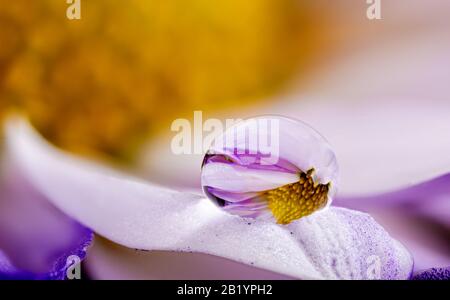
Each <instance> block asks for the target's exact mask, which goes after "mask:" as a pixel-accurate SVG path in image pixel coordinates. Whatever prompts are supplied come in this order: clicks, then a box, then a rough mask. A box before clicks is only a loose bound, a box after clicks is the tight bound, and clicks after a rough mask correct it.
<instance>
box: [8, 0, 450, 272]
mask: <svg viewBox="0 0 450 300" xmlns="http://www.w3.org/2000/svg"><path fill="white" fill-rule="evenodd" d="M80 3H81V19H80V20H69V19H68V18H67V16H66V10H67V8H68V6H69V5H68V4H67V3H66V1H65V0H14V1H12V0H0V120H1V119H4V118H5V117H6V116H7V115H9V114H14V113H17V112H20V113H23V114H25V115H26V116H27V117H28V118H29V119H30V121H31V123H32V124H33V125H34V126H35V127H36V128H37V129H38V130H39V131H40V132H41V133H42V134H43V135H44V136H45V137H46V138H47V139H48V140H50V141H51V142H52V143H54V144H56V145H57V146H59V147H62V148H63V149H66V150H68V151H71V152H73V153H77V154H80V155H83V156H85V157H90V158H92V159H96V160H100V161H102V162H104V163H108V164H111V165H115V166H120V167H124V168H127V169H128V170H131V171H132V172H135V174H138V175H140V176H143V177H145V178H147V179H151V180H152V181H155V182H158V183H161V184H164V185H169V186H171V187H179V188H185V189H193V190H195V189H198V188H199V186H200V185H199V175H200V162H201V159H202V155H181V156H179V155H175V154H174V153H173V152H172V151H171V149H170V141H171V138H172V137H173V135H174V133H173V132H172V131H171V130H170V125H171V122H172V121H173V120H174V119H177V118H187V119H192V117H193V111H195V110H197V111H198V110H200V111H202V112H203V117H204V118H205V119H206V118H220V119H225V118H234V119H235V118H245V117H248V116H254V115H258V114H267V113H272V114H275V113H276V114H282V115H287V116H291V117H295V118H299V119H302V120H304V121H306V122H308V123H310V124H311V125H313V127H315V128H316V129H318V130H319V131H320V132H321V133H323V134H324V136H325V137H326V138H327V139H328V140H329V141H330V143H331V144H332V146H333V147H334V149H335V150H336V153H337V157H338V160H339V162H340V165H341V185H340V187H339V193H340V195H360V194H370V193H377V192H384V191H389V190H393V189H396V188H398V187H400V186H404V185H408V184H413V183H416V182H419V181H420V180H424V179H430V178H432V177H433V175H439V174H442V173H443V172H447V171H448V170H449V169H450V166H449V165H448V160H445V159H444V158H445V156H446V153H447V156H448V153H449V151H450V149H449V148H448V147H449V146H448V144H449V143H448V139H449V135H448V132H450V126H449V122H448V121H447V120H448V117H449V116H450V85H449V83H450V30H449V28H450V1H447V0H428V1H425V0H381V1H380V3H381V17H382V18H381V20H370V19H369V18H368V17H367V9H368V8H369V6H370V4H368V3H367V1H366V0H342V1H332V0H304V1H302V0H276V1H274V0H246V1H242V0H216V1H209V0H191V1H185V0H172V1H169V0H81V1H80ZM427 172H429V175H427V176H424V174H425V173H427ZM427 174H428V173H427ZM371 213H373V215H374V216H375V217H376V218H377V220H378V221H380V223H381V224H382V225H383V226H385V227H386V228H387V230H388V231H389V232H390V233H391V234H392V235H393V236H394V237H396V238H398V239H399V240H400V241H402V242H404V243H405V244H406V245H407V246H408V248H410V249H414V253H415V254H416V253H418V255H421V256H422V257H425V259H422V260H421V263H422V265H421V266H420V267H423V268H425V267H431V266H436V265H440V264H442V263H443V262H445V261H447V259H448V257H450V252H449V249H448V235H449V234H448V232H449V230H448V227H445V226H444V227H442V222H441V221H439V222H437V221H436V220H432V221H431V222H428V221H429V220H427V221H426V222H424V221H423V219H420V222H419V221H417V220H418V219H417V218H416V216H410V215H408V214H406V213H403V212H400V213H398V212H395V211H393V210H381V211H379V212H378V211H377V210H373V211H371ZM435 221H436V222H435ZM424 224H428V225H424ZM430 224H433V225H430ZM436 224H437V225H436ZM433 226H434V227H433ZM436 226H438V227H439V230H435V228H436ZM411 228H414V229H411ZM416 230H417V231H416ZM438 231H439V232H438ZM415 233H417V234H418V235H415ZM115 247H118V246H111V245H110V244H109V242H105V241H103V242H102V240H100V239H99V241H98V242H97V245H96V246H95V247H94V248H93V249H92V251H91V252H92V253H91V257H93V258H90V262H91V264H92V265H93V266H91V272H92V274H91V275H94V277H99V278H102V277H104V276H103V275H104V274H107V275H108V276H109V277H114V276H116V277H117V278H127V277H128V278H136V277H139V278H141V277H142V278H147V277H149V276H150V277H151V276H152V275H151V274H150V275H149V274H148V273H146V272H147V271H148V269H151V268H154V273H155V274H158V275H157V276H159V278H161V276H162V277H164V276H165V275H164V274H163V273H164V270H163V269H164V268H165V266H158V264H157V263H156V264H155V262H154V261H153V263H150V262H149V261H148V260H147V262H146V264H149V265H144V263H143V261H145V259H143V260H142V261H140V260H139V259H137V258H135V257H132V256H131V255H128V254H129V253H128V252H132V250H126V249H123V248H120V249H119V248H115ZM103 248H104V249H103ZM99 249H100V250H99ZM105 249H106V250H105ZM111 249H113V250H111ZM436 249H439V250H436ZM102 251H103V252H106V253H107V254H108V255H106V256H105V255H99V253H101V252H102ZM108 251H109V252H108ZM127 251H128V252H127ZM124 253H125V254H124ZM103 254H104V253H103ZM119 254H120V255H128V256H129V261H127V263H124V261H125V260H123V261H121V262H120V263H119V264H123V265H121V266H119V267H117V270H120V272H118V271H117V270H114V268H115V266H116V265H115V264H114V263H115V257H117V255H119ZM161 255H167V254H161ZM99 257H102V259H104V260H105V261H106V262H105V263H104V264H103V263H101V264H102V265H103V267H98V268H96V267H95V262H96V261H101V259H100V258H99ZM96 259H97V260H96ZM202 259H203V258H202ZM129 265H136V268H135V269H136V270H137V271H136V272H138V273H132V271H130V272H131V273H130V274H127V271H128V269H130V268H128V266H129ZM139 266H141V269H145V272H144V271H142V270H141V269H139ZM102 268H103V269H102ZM105 268H106V269H105ZM108 268H109V269H108ZM158 268H159V269H158ZM141 271H142V272H143V273H139V272H141ZM133 272H134V271H133ZM161 272H163V273H161ZM225 273H226V272H225ZM111 274H115V275H111ZM161 274H163V275H161ZM234 274H236V273H234ZM108 276H107V277H108ZM224 276H225V275H224ZM167 277H169V278H170V275H167ZM188 277H189V276H188Z"/></svg>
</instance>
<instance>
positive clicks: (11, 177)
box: [0, 163, 93, 279]
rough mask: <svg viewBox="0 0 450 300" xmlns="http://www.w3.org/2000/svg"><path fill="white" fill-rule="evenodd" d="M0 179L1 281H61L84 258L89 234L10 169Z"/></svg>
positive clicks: (5, 166)
mask: <svg viewBox="0 0 450 300" xmlns="http://www.w3.org/2000/svg"><path fill="white" fill-rule="evenodd" d="M2 167H3V169H4V170H3V171H4V172H3V176H2V177H1V178H0V278H3V279H64V278H65V276H66V270H67V268H68V267H69V266H70V263H72V262H71V261H69V264H68V262H67V258H68V257H70V256H72V255H76V256H77V257H78V258H79V260H80V261H81V260H83V259H84V257H85V256H86V250H87V248H88V246H89V244H90V243H91V242H92V238H93V233H92V231H91V230H89V229H87V228H86V227H84V226H82V225H80V224H79V223H77V222H75V221H74V220H72V219H70V218H68V217H67V216H66V215H64V214H63V213H61V212H60V211H59V210H58V209H56V208H55V207H54V206H53V205H52V204H50V202H48V199H46V197H45V196H43V195H42V194H40V193H39V192H38V191H37V190H36V189H35V188H34V187H33V186H31V185H30V184H29V182H27V181H26V180H25V179H24V178H23V177H22V176H21V175H20V174H19V173H18V172H17V171H18V170H16V169H13V168H12V167H11V166H10V165H6V163H5V164H3V166H2Z"/></svg>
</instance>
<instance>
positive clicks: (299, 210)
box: [266, 170, 330, 224]
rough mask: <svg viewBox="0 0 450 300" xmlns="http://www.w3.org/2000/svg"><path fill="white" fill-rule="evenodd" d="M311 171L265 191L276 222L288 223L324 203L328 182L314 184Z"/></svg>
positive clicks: (311, 211)
mask: <svg viewBox="0 0 450 300" xmlns="http://www.w3.org/2000/svg"><path fill="white" fill-rule="evenodd" d="M313 172H314V170H310V171H308V172H307V173H303V172H302V173H301V174H300V179H299V181H298V182H294V183H291V184H287V185H284V186H282V187H279V188H277V189H273V190H270V191H267V192H266V197H267V201H268V206H269V209H270V210H271V212H272V214H273V216H274V217H275V219H276V221H277V223H278V224H289V223H291V222H292V221H294V220H297V219H299V218H301V217H304V216H307V215H309V214H312V213H313V212H314V211H316V210H318V209H320V208H322V207H324V206H325V205H326V203H327V195H328V191H329V187H330V184H329V183H328V184H315V183H314V180H313V178H312V176H311V175H312V173H313Z"/></svg>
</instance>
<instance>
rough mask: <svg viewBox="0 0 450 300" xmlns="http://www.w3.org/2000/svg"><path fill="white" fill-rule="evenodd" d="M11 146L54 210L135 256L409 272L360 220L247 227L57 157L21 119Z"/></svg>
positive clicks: (367, 221) (191, 199) (183, 197)
mask: <svg viewBox="0 0 450 300" xmlns="http://www.w3.org/2000/svg"><path fill="white" fill-rule="evenodd" d="M7 141H8V144H9V145H10V147H11V150H12V153H14V155H15V157H16V162H17V167H18V168H20V170H21V172H22V174H24V176H26V178H27V179H29V180H30V182H32V183H33V185H34V186H35V187H37V188H38V189H39V191H41V192H42V193H43V194H45V195H46V196H47V197H48V199H49V200H50V201H51V202H52V203H53V204H54V205H55V206H57V207H58V208H59V209H61V210H62V211H64V212H65V213H67V214H68V215H69V216H72V217H73V218H75V219H77V220H79V221H80V222H81V223H83V224H84V225H86V226H89V227H90V228H93V229H94V230H95V231H96V232H97V233H99V234H100V235H102V236H104V237H106V238H108V239H109V240H112V241H114V242H116V243H119V244H121V245H124V246H126V247H129V248H135V249H144V250H166V251H182V252H198V253H204V254H209V255H215V256H220V257H223V258H226V259H230V260H234V261H237V262H240V263H244V264H248V265H250V266H254V267H257V268H262V269H266V270H270V271H272V272H276V273H280V274H284V275H287V276H292V277H295V278H303V279H308V278H317V279H324V278H330V279H331V278H355V279H363V278H372V276H375V277H374V278H377V277H378V276H377V275H379V277H380V278H382V279H407V278H409V277H410V274H411V272H412V268H413V262H412V258H411V256H410V254H409V252H408V251H407V250H406V249H405V248H404V247H403V246H401V245H400V244H399V243H398V242H396V241H395V240H393V239H392V238H391V237H390V236H389V234H388V233H387V232H386V231H385V230H384V229H383V228H382V227H381V226H380V225H378V224H377V223H376V222H375V221H374V220H373V219H372V218H371V217H370V216H369V215H366V214H363V213H359V212H356V211H351V210H347V209H343V208H328V209H325V210H323V211H321V212H319V213H315V214H313V215H311V216H309V217H305V218H303V219H300V220H298V221H296V222H293V223H291V224H290V225H287V226H279V225H276V224H273V223H268V222H264V221H260V220H253V221H250V220H249V219H244V218H240V217H237V216H233V215H230V214H227V213H226V212H224V211H222V210H220V209H219V208H217V207H216V206H214V205H213V204H212V203H211V202H210V201H208V200H207V199H205V198H203V197H201V196H197V195H194V194H189V193H182V192H176V191H173V190H169V189H165V188H162V187H159V186H156V185H152V184H149V183H145V182H142V181H140V180H138V179H135V178H132V177H128V176H125V175H123V174H121V173H117V172H114V171H111V170H109V169H107V168H103V167H99V166H97V165H96V164H94V163H91V162H88V161H85V160H81V159H79V158H76V157H74V156H70V155H68V154H65V153H63V152H60V151H58V150H57V149H55V148H53V147H51V146H50V145H48V144H47V143H46V142H45V141H43V140H42V139H41V138H40V137H39V136H38V135H37V134H36V133H35V132H34V131H33V130H32V129H31V128H30V127H29V126H28V124H27V123H25V122H23V121H20V120H16V121H12V122H10V123H8V129H7ZM373 264H375V265H373ZM373 266H375V269H373V268H372V267H373ZM373 270H375V271H374V272H372V271H373Z"/></svg>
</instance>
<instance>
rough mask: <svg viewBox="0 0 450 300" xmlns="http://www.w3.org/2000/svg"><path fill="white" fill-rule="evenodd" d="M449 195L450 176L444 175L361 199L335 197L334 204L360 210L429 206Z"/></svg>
mask: <svg viewBox="0 0 450 300" xmlns="http://www.w3.org/2000/svg"><path fill="white" fill-rule="evenodd" d="M449 195H450V174H446V175H443V176H440V177H438V178H435V179H432V180H430V181H427V182H424V183H421V184H417V185H414V186H410V187H407V188H404V189H401V190H398V191H394V192H390V193H384V194H380V195H373V196H362V197H336V198H335V200H334V201H335V202H334V204H335V205H337V206H343V207H349V208H352V209H361V210H367V209H371V208H378V207H390V206H398V205H407V206H409V207H416V206H417V205H422V204H423V203H422V202H423V201H427V204H431V203H430V202H431V201H433V200H434V199H442V197H446V196H447V197H448V196H449ZM449 201H450V199H449ZM449 215H450V211H449ZM449 217H450V216H449Z"/></svg>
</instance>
